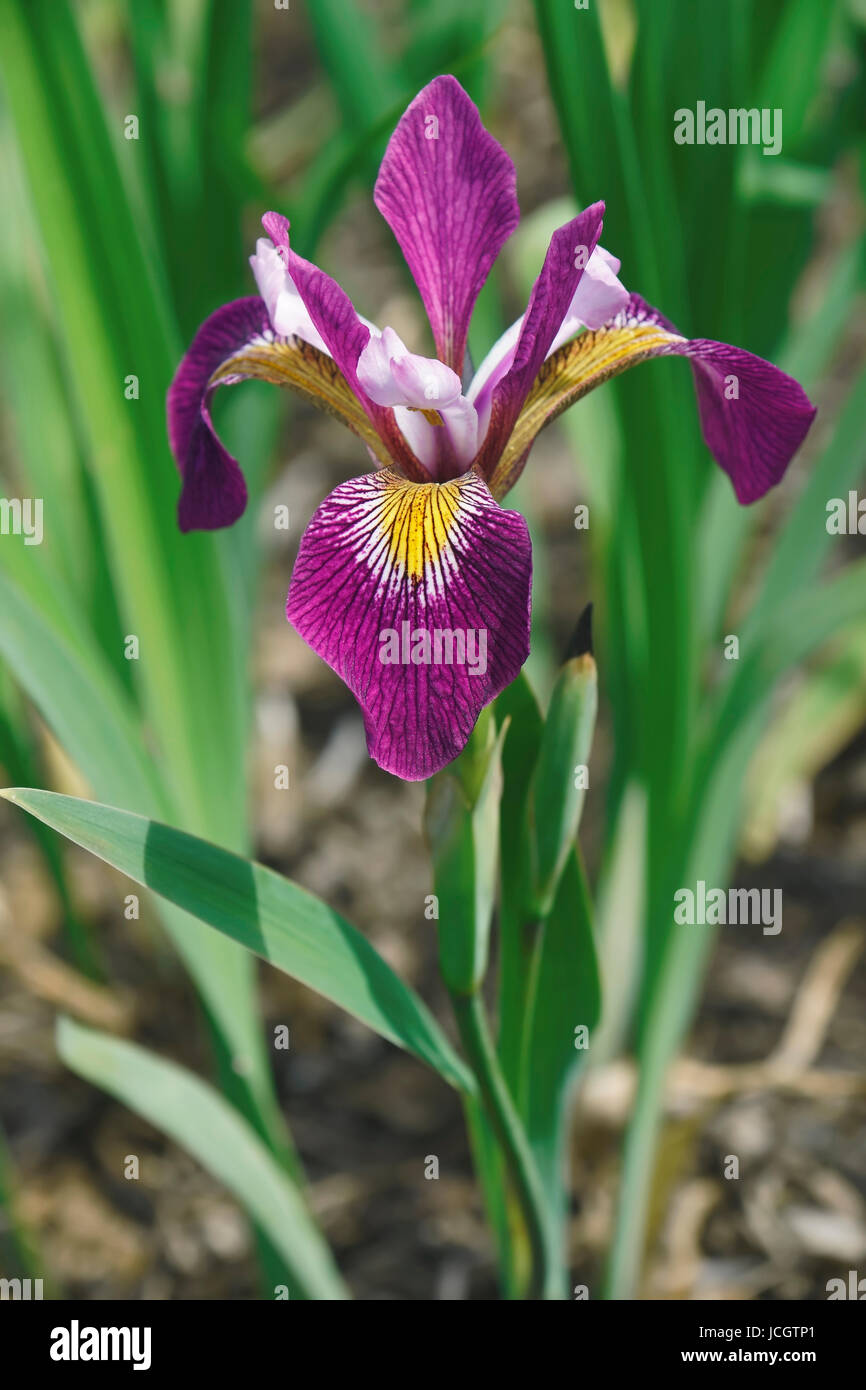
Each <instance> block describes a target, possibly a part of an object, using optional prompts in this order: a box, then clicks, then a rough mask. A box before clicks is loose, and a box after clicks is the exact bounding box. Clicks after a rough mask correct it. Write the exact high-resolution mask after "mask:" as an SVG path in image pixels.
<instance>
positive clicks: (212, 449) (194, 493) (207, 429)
mask: <svg viewBox="0 0 866 1390" xmlns="http://www.w3.org/2000/svg"><path fill="white" fill-rule="evenodd" d="M265 334H270V335H271V336H273V334H272V330H271V325H270V320H269V319H268V311H267V309H266V308H265V304H264V300H261V299H259V298H258V296H257V295H252V296H250V297H249V298H247V299H235V300H233V301H232V303H230V304H225V305H223V307H222V308H221V309H217V311H216V313H214V314H211V316H210V318H208V319H206V320H205V322H204V323H203V324H202V325H201V327H200V328H199V330H198V332H197V333H196V335H195V338H194V339H193V341H192V345H191V347H190V349H189V351H188V352H187V354H186V356H185V357H184V358H183V360H182V361H181V364H180V366H179V367H178V369H177V372H176V374H175V377H174V380H173V382H172V383H171V386H170V388H169V392H168V411H167V413H168V437H169V442H170V444H171V450H172V453H173V454H174V457H175V460H176V461H177V466H178V468H179V470H180V475H181V477H182V479H183V488H182V490H181V494H180V501H179V503H178V522H179V525H180V529H181V530H182V531H191V530H206V531H211V530H215V529H216V528H217V527H220V526H231V525H232V523H233V522H235V521H237V519H238V517H239V516H240V515H241V514H242V512H243V510H244V508H245V507H246V505H247V487H246V483H245V482H244V477H243V474H242V473H241V470H240V468H239V467H238V464H237V460H236V459H233V458H232V456H231V454H230V453H229V452H228V450H227V449H226V448H224V447H223V445H222V444H221V443H220V441H219V439H218V438H217V436H216V432H215V430H214V427H213V424H212V422H211V417H210V399H211V396H212V395H213V388H209V385H208V383H209V381H210V378H211V376H212V375H213V373H214V372H215V371H216V369H217V367H219V366H220V364H221V363H223V362H225V361H226V360H227V359H228V358H230V357H232V356H233V355H234V354H235V353H236V352H237V351H238V350H239V349H241V348H243V347H244V346H246V345H248V344H249V343H252V342H255V341H256V340H257V339H261V338H262V337H263V335H265ZM239 379H240V378H236V380H239Z"/></svg>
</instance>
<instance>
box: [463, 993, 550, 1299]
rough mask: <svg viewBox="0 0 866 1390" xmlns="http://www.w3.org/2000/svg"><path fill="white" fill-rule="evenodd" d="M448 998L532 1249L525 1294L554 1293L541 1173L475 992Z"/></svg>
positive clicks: (547, 1217)
mask: <svg viewBox="0 0 866 1390" xmlns="http://www.w3.org/2000/svg"><path fill="white" fill-rule="evenodd" d="M451 1003H452V1006H453V1008H454V1016H455V1018H456V1020H457V1027H458V1029H459V1032H460V1038H461V1041H462V1043H463V1047H464V1049H465V1051H466V1055H467V1058H468V1060H469V1062H470V1064H471V1066H472V1068H473V1071H474V1072H475V1075H476V1077H477V1079H478V1085H479V1089H480V1092H481V1098H482V1100H483V1102H484V1107H485V1109H486V1111H487V1116H488V1119H489V1120H490V1123H491V1125H492V1127H493V1132H494V1134H495V1135H496V1138H497V1139H498V1141H499V1143H500V1145H501V1147H502V1151H503V1153H504V1155H505V1159H506V1163H507V1165H508V1172H509V1175H510V1177H511V1181H512V1184H513V1186H514V1191H515V1195H516V1197H517V1200H518V1203H519V1205H520V1210H521V1213H522V1215H523V1219H524V1221H525V1223H526V1230H527V1233H528V1236H529V1243H530V1247H531V1251H532V1274H531V1277H530V1281H529V1289H528V1293H527V1296H528V1297H529V1298H531V1299H537V1298H555V1297H556V1296H557V1289H558V1286H559V1282H560V1272H559V1271H558V1268H557V1265H558V1254H557V1242H556V1240H555V1238H554V1235H553V1232H552V1229H551V1223H550V1218H549V1216H548V1210H547V1202H546V1200H545V1195H544V1189H543V1187H542V1183H541V1178H540V1176H539V1173H538V1169H537V1167H536V1164H535V1159H534V1157H533V1154H532V1150H531V1148H530V1147H529V1141H528V1139H527V1137H526V1132H525V1130H524V1128H523V1125H522V1123H521V1121H520V1117H519V1115H518V1113H517V1109H516V1107H515V1105H514V1101H513V1100H512V1097H511V1092H510V1091H509V1089H508V1086H507V1084H506V1081H505V1077H504V1076H503V1074H502V1069H501V1067H500V1065H499V1059H498V1057H497V1055H496V1049H495V1047H494V1046H493V1040H492V1038H491V1036H490V1027H489V1024H488V1022H487V1014H486V1010H485V1008H484V1003H483V1001H482V999H481V995H480V993H479V992H477V991H476V992H475V993H473V994H459V993H457V992H456V991H453V990H452V991H451Z"/></svg>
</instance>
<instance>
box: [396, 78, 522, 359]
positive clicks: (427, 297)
mask: <svg viewBox="0 0 866 1390" xmlns="http://www.w3.org/2000/svg"><path fill="white" fill-rule="evenodd" d="M374 196H375V201H376V206H377V207H378V209H379V211H380V212H381V214H382V216H383V217H384V218H385V220H386V221H387V223H388V225H389V226H390V228H391V230H392V232H393V233H394V235H395V237H396V238H397V241H398V242H399V244H400V249H401V250H402V252H403V255H404V256H405V257H406V261H407V263H408V265H409V269H410V270H411V271H412V274H413V276H414V277H415V283H416V284H417V286H418V289H419V292H420V294H421V298H422V299H423V301H424V306H425V308H426V310H427V315H428V317H429V319H430V326H431V328H432V330H433V338H434V341H435V343H436V355H437V356H438V357H439V358H440V359H441V360H442V361H443V362H445V363H447V365H448V366H449V367H453V368H454V370H455V371H456V372H457V373H458V375H460V374H461V373H462V371H463V356H464V352H465V350H466V335H467V333H468V331H469V320H470V317H471V315H472V309H473V307H474V304H475V300H476V299H477V297H478V292H479V290H480V289H481V286H482V285H483V284H484V282H485V280H486V279H487V276H488V275H489V273H490V267H491V266H492V265H493V262H494V261H495V259H496V257H497V255H498V254H499V251H500V248H501V247H502V245H503V243H504V242H505V241H506V240H507V239H508V237H509V236H510V235H511V233H512V232H513V231H514V229H515V227H516V226H517V223H518V221H519V219H520V212H519V209H518V206H517V194H516V180H515V173H514V165H513V164H512V162H511V160H510V158H509V156H508V155H507V154H506V152H505V150H504V149H503V148H502V146H501V145H500V144H498V142H497V141H496V140H494V138H493V136H492V135H490V134H489V132H488V131H486V130H485V129H484V126H483V125H482V124H481V117H480V116H479V114H478V109H477V107H476V106H475V105H474V103H473V102H472V101H471V100H470V99H469V97H468V96H467V95H466V93H465V92H464V90H463V88H462V87H461V86H460V83H459V82H458V81H457V80H456V78H454V77H437V78H435V79H434V81H432V82H431V83H430V84H429V86H427V87H425V88H424V90H423V91H421V92H419V93H418V96H416V97H415V100H414V101H413V102H412V103H411V104H410V105H409V107H408V108H407V110H406V111H405V113H404V114H403V116H402V117H401V118H400V122H399V124H398V126H397V129H396V130H395V131H394V134H393V135H392V136H391V139H390V141H389V144H388V148H387V150H386V151H385V158H384V159H383V160H382V167H381V169H380V170H379V177H378V179H377V181H376V190H375V195H374Z"/></svg>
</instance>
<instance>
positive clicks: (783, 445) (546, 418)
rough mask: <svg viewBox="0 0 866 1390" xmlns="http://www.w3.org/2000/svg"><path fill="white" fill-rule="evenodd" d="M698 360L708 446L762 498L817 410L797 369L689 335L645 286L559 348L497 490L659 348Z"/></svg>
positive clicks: (529, 403) (752, 496)
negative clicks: (793, 372)
mask: <svg viewBox="0 0 866 1390" xmlns="http://www.w3.org/2000/svg"><path fill="white" fill-rule="evenodd" d="M665 356H682V357H688V358H689V359H690V360H691V363H692V368H693V370H694V376H695V385H696V388H697V395H698V408H699V411H700V418H701V428H702V430H703V435H704V439H705V441H706V444H707V447H708V448H709V450H710V452H711V453H712V455H713V457H714V458H715V460H716V462H717V463H718V464H720V466H721V467H722V468H723V469H724V470H725V472H726V473H727V474H728V476H729V477H730V479H731V482H732V483H733V486H734V491H735V493H736V495H737V499H738V500H739V501H740V502H742V503H744V504H745V503H749V502H754V501H756V500H757V499H758V498H759V497H762V496H763V495H764V493H765V492H767V491H768V489H769V488H771V487H773V486H774V484H775V483H778V482H779V480H780V479H781V478H782V476H783V474H784V472H785V469H786V468H787V466H788V464H789V463H790V461H791V459H792V458H793V456H794V454H795V453H796V451H797V449H798V448H799V447H800V445H801V444H802V442H803V440H804V439H805V437H806V434H807V433H808V430H809V426H810V425H811V423H812V420H813V419H814V417H815V407H814V406H813V405H812V403H811V401H810V400H809V398H808V396H807V395H806V393H805V391H804V390H803V388H802V387H801V386H800V385H799V383H798V382H796V381H795V380H794V379H793V377H790V376H788V375H787V374H786V373H785V372H783V371H780V370H779V368H778V367H774V366H773V365H772V363H770V362H765V361H764V359H763V358H761V357H756V356H755V355H754V354H753V353H751V352H745V351H744V350H743V349H742V348H736V347H731V346H729V345H728V344H727V343H717V342H713V341H711V340H709V339H706V338H693V339H689V338H684V337H683V335H682V334H681V333H678V332H677V330H676V328H675V327H674V325H673V324H672V323H670V321H669V320H668V319H666V318H664V316H663V315H662V314H660V313H659V312H658V310H657V309H653V308H652V307H651V306H650V305H649V304H647V303H646V301H645V300H643V299H642V298H641V297H640V295H632V296H631V297H630V299H629V303H628V305H627V307H626V308H625V309H624V310H623V311H621V312H620V313H618V314H617V315H616V316H615V317H614V318H613V319H612V320H611V321H610V323H608V324H605V325H604V327H603V328H600V329H599V330H598V331H597V332H594V333H590V332H587V333H583V334H581V335H580V337H577V338H574V339H573V340H572V341H571V342H570V343H567V344H566V345H565V346H564V347H561V348H559V349H558V351H557V352H555V353H554V354H553V355H552V356H551V357H550V358H548V360H547V361H546V362H545V363H544V365H543V366H542V368H541V370H540V371H539V373H538V376H537V377H536V380H535V383H534V385H533V387H532V391H531V392H530V394H529V396H528V398H527V400H526V403H525V405H524V408H523V410H522V412H521V414H520V418H519V419H518V421H517V423H516V425H515V428H514V431H513V433H512V435H511V438H510V439H509V440H508V443H507V445H506V447H505V449H504V450H503V453H502V456H501V458H500V459H499V462H498V463H497V465H496V467H495V469H494V471H493V473H492V475H491V477H490V488H491V491H492V492H493V495H494V496H495V497H504V496H505V494H506V492H508V490H509V489H510V488H511V487H513V486H514V483H515V482H516V481H517V478H518V477H519V475H520V472H521V470H522V468H523V464H524V462H525V460H526V456H527V453H528V451H529V449H530V447H531V445H532V442H533V440H534V439H535V437H536V435H537V434H538V432H539V430H541V429H542V428H543V427H544V425H546V424H548V423H549V422H550V421H551V420H553V419H555V418H556V416H557V415H559V414H561V412H562V411H563V410H565V409H567V407H568V406H570V405H571V404H573V402H574V401H577V400H579V399H580V398H581V396H585V395H586V394H587V392H588V391H591V390H593V389H594V387H596V386H599V385H600V384H601V383H602V382H603V381H607V380H608V379H609V378H610V377H612V376H617V375H619V373H620V372H623V371H625V370H626V369H627V368H629V367H632V366H635V365H636V364H637V363H638V362H644V361H646V360H647V359H649V358H651V357H665Z"/></svg>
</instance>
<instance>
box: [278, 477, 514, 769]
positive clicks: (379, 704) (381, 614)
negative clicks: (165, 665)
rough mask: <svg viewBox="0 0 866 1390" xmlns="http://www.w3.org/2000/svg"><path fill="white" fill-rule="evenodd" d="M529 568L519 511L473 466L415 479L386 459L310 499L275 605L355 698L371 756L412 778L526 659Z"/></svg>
mask: <svg viewBox="0 0 866 1390" xmlns="http://www.w3.org/2000/svg"><path fill="white" fill-rule="evenodd" d="M531 575H532V557H531V550H530V543H529V534H528V530H527V526H526V522H525V521H524V519H523V517H521V516H520V515H518V513H517V512H509V511H504V510H503V509H502V508H501V507H499V506H498V505H497V503H495V502H494V501H493V499H492V497H491V496H490V493H489V491H488V490H487V487H486V485H485V484H484V482H483V481H482V480H481V478H480V477H479V475H478V474H477V473H476V472H472V473H469V474H466V475H465V476H464V477H462V478H458V479H455V480H454V481H452V482H447V483H423V484H417V483H412V482H408V481H407V480H406V479H405V478H402V477H400V476H399V474H397V473H396V472H394V471H392V470H388V469H384V470H382V471H381V472H379V473H373V474H369V475H367V476H366V477H362V478H354V479H352V481H351V482H348V483H343V484H341V486H340V487H338V488H336V489H335V490H334V491H333V492H332V493H331V494H330V496H329V497H327V498H326V499H325V501H324V502H323V503H322V505H321V506H320V507H319V509H318V511H317V512H316V513H315V515H314V516H313V518H312V520H311V522H310V524H309V526H308V527H307V529H306V531H305V532H304V535H303V538H302V540H301V546H300V550H299V552H298V558H297V560H296V561H295V568H294V571H293V574H292V581H291V587H290V589H289V596H288V603H287V607H286V613H287V616H288V618H289V621H290V622H291V623H293V624H294V626H295V627H296V628H297V630H298V632H299V633H300V634H301V636H302V637H303V638H304V639H305V641H307V642H309V644H310V646H311V647H313V648H314V650H315V651H317V652H318V653H319V655H320V656H321V657H323V658H324V660H325V661H327V662H328V664H329V666H331V667H333V669H334V670H335V671H336V672H337V674H338V675H340V676H341V677H342V679H343V680H344V681H345V682H346V684H347V685H348V687H349V689H350V690H351V691H352V693H353V694H354V696H355V698H356V699H357V700H358V703H359V704H360V706H361V709H362V711H363V714H364V722H365V724H366V728H367V742H368V746H369V749H370V753H371V755H372V757H373V758H375V760H376V762H377V763H378V764H379V766H380V767H383V768H385V770H386V771H388V772H393V773H394V774H396V776H398V777H403V778H405V779H406V780H409V781H415V780H419V779H421V778H424V777H429V776H431V775H432V774H433V773H434V772H437V771H438V770H439V769H440V768H441V767H444V766H445V764H446V763H448V762H450V761H451V759H452V758H454V757H456V756H457V754H458V753H459V752H460V750H461V749H462V748H463V747H464V745H465V744H466V741H467V739H468V738H469V735H470V733H471V732H472V729H473V727H474V724H475V721H476V719H477V718H478V715H479V713H480V711H481V710H482V709H483V707H484V706H485V705H486V704H488V703H489V702H490V701H491V700H492V699H494V698H495V696H496V695H497V694H498V693H499V692H500V691H501V690H502V689H504V687H505V686H506V685H508V684H509V683H510V682H511V681H512V680H514V678H515V676H516V675H517V673H518V671H519V670H520V668H521V666H522V665H523V663H524V661H525V660H526V658H527V656H528V654H529V604H530V589H531ZM461 658H462V659H461Z"/></svg>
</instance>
